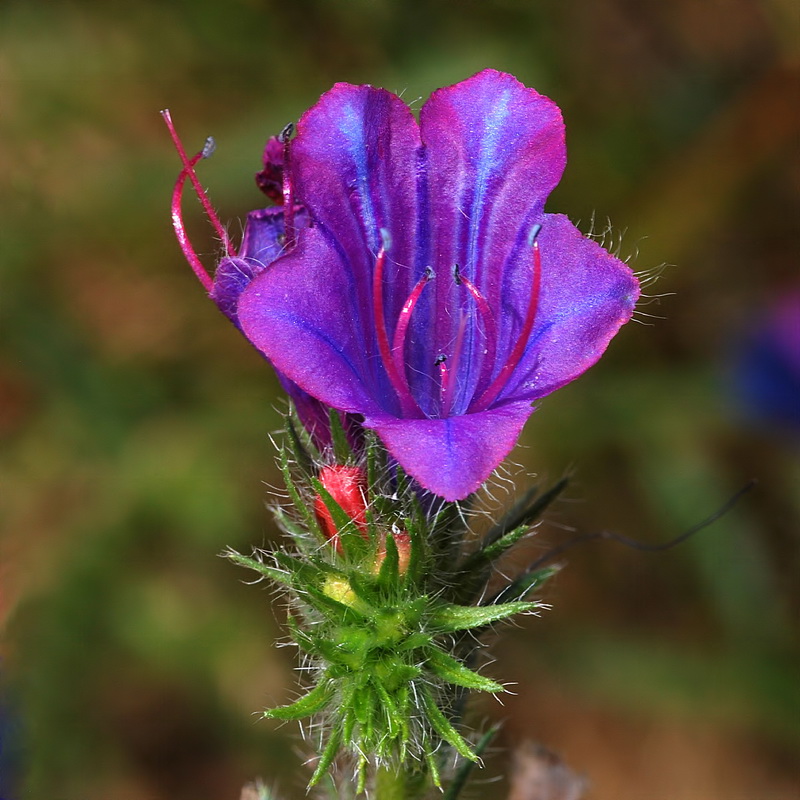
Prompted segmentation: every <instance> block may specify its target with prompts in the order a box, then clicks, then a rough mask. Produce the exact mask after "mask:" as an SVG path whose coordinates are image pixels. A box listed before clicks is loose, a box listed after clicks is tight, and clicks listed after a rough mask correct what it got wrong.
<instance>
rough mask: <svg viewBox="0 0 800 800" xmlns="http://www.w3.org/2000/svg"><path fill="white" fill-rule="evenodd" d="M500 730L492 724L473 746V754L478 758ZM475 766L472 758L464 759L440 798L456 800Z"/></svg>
mask: <svg viewBox="0 0 800 800" xmlns="http://www.w3.org/2000/svg"><path fill="white" fill-rule="evenodd" d="M499 730H500V726H499V725H494V726H492V727H491V728H490V729H489V730H488V731H486V733H484V734H483V736H481V739H480V741H479V742H478V744H477V746H476V747H475V755H476V756H478V758H480V757H481V756H482V755H483V754H484V752H485V750H486V748H487V747H488V746H489V744H490V743H491V741H492V739H494V737H495V736H496V735H497V732H498V731H499ZM474 768H475V762H474V761H472V760H468V761H465V762H464V763H463V764H462V765H461V766H460V767H459V768H458V771H457V772H456V774H455V775H454V776H453V780H452V781H450V785H449V786H448V787H447V791H445V793H444V794H443V795H442V800H457V798H458V796H459V794H461V790H462V789H463V788H464V785H465V784H466V782H467V778H469V774H470V773H471V772H472V770H473V769H474Z"/></svg>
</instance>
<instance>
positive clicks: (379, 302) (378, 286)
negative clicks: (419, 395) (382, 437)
mask: <svg viewBox="0 0 800 800" xmlns="http://www.w3.org/2000/svg"><path fill="white" fill-rule="evenodd" d="M381 235H382V236H383V237H384V242H383V244H381V249H380V250H379V251H378V255H377V258H376V259H375V268H374V269H373V271H372V311H373V314H374V317H375V333H376V336H377V339H378V351H379V353H380V356H381V361H382V362H383V366H384V369H385V370H386V374H387V375H388V376H389V382H390V383H391V384H392V388H393V389H394V391H395V394H397V399H398V400H399V401H400V408H401V410H402V414H403V416H404V417H418V416H422V411H421V410H420V407H419V406H418V405H417V401H416V400H415V399H414V396H413V395H412V394H411V389H410V388H409V385H408V382H407V381H406V377H405V375H404V374H403V373H404V372H405V370H402V371H398V369H397V365H396V364H395V361H394V359H393V358H392V350H391V348H390V347H389V334H388V333H387V331H386V315H385V314H384V311H383V268H384V264H385V263H386V244H387V240H388V238H389V236H388V232H387V233H386V234H384V232H383V231H381Z"/></svg>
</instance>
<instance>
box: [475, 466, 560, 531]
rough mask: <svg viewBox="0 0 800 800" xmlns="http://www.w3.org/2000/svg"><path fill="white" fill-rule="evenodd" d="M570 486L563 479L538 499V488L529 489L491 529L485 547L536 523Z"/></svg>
mask: <svg viewBox="0 0 800 800" xmlns="http://www.w3.org/2000/svg"><path fill="white" fill-rule="evenodd" d="M568 484H569V478H566V477H565V478H562V479H561V480H560V481H558V482H557V483H555V484H554V485H553V486H552V487H551V488H550V489H548V490H547V491H546V492H545V493H544V494H543V495H542V496H541V497H539V498H538V499H537V495H538V494H539V489H538V487H537V486H534V487H533V488H532V489H529V490H528V491H527V492H525V494H524V495H523V496H522V498H521V499H520V500H518V501H517V502H516V503H515V504H514V506H513V508H512V509H511V510H510V511H509V512H508V513H507V514H506V515H505V516H504V517H503V518H502V519H501V520H500V521H499V522H498V523H497V524H496V525H494V526H493V527H492V528H490V529H489V531H488V532H487V533H486V536H484V538H483V546H484V547H488V546H489V545H491V544H493V543H494V542H495V541H497V540H498V539H499V538H500V537H501V536H505V535H506V534H507V533H508V532H509V531H512V530H514V529H516V528H519V527H520V526H525V525H530V524H532V523H533V522H536V520H537V519H539V517H540V516H541V514H542V513H543V512H544V511H545V509H546V508H547V507H548V506H549V505H550V504H551V503H552V502H553V501H554V500H555V499H556V498H557V497H558V496H559V495H560V494H561V492H563V491H564V489H566V488H567V485H568Z"/></svg>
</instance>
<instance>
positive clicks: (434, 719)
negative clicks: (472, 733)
mask: <svg viewBox="0 0 800 800" xmlns="http://www.w3.org/2000/svg"><path fill="white" fill-rule="evenodd" d="M418 691H419V695H420V697H421V698H422V703H423V706H424V708H425V713H426V714H427V715H428V720H429V721H430V723H431V725H432V726H433V729H434V730H435V731H436V733H438V734H439V736H441V737H442V739H444V740H445V741H446V742H447V743H448V744H449V745H451V746H452V747H453V749H454V750H455V751H456V752H457V753H458V754H459V755H461V756H463V757H464V758H468V759H469V760H470V761H477V760H478V756H476V755H475V753H473V752H472V749H471V748H470V746H469V744H467V741H466V739H464V737H463V736H462V735H461V734H460V733H459V732H458V731H457V730H456V729H455V728H454V727H453V726H452V725H451V724H450V722H449V720H448V719H447V717H445V715H444V714H443V713H442V710H441V709H440V708H439V706H438V705H436V701H435V700H434V699H433V695H432V694H431V691H430V689H429V688H428V687H427V686H425V685H424V684H420V685H419V686H418Z"/></svg>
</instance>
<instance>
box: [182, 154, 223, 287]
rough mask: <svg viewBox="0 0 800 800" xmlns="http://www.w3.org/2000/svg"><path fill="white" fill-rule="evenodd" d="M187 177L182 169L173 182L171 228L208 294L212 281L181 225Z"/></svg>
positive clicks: (199, 157)
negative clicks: (182, 203)
mask: <svg viewBox="0 0 800 800" xmlns="http://www.w3.org/2000/svg"><path fill="white" fill-rule="evenodd" d="M202 157H203V154H202V152H201V153H198V154H197V155H196V156H195V157H194V158H193V159H192V160H191V161H189V162H187V163H188V164H190V165H192V166H193V165H194V164H195V163H197V162H198V161H199V160H200V159H201V158H202ZM187 176H188V173H187V170H186V167H184V168H183V169H182V170H181V173H180V175H178V180H177V181H175V189H174V190H173V192H172V227H173V229H174V231H175V238H176V239H177V240H178V244H179V245H180V248H181V250H182V251H183V255H184V256H185V258H186V260H187V261H188V262H189V266H190V267H191V268H192V271H193V272H194V274H195V275H196V276H197V279H198V280H199V281H200V283H202V284H203V288H204V289H205V290H206V291H207V292H209V293H210V292H211V290H212V289H213V288H214V281H213V279H212V278H211V276H210V275H209V274H208V272H207V271H206V268H205V267H204V266H203V262H202V261H201V260H200V258H199V257H198V255H197V253H196V252H195V249H194V247H192V243H191V242H190V241H189V237H188V236H187V234H186V228H185V227H184V224H183V212H182V211H181V199H182V197H183V187H184V185H185V184H186V178H187Z"/></svg>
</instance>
